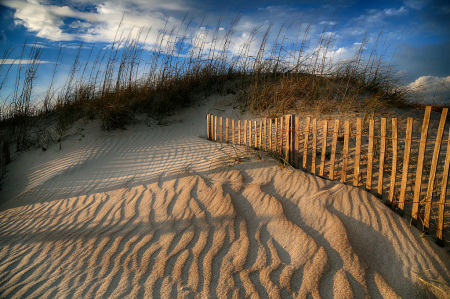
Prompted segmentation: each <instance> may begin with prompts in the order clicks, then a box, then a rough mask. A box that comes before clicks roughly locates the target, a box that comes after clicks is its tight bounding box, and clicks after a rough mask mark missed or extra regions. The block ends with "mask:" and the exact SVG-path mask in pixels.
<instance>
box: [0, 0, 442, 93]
mask: <svg viewBox="0 0 450 299" xmlns="http://www.w3.org/2000/svg"><path fill="white" fill-rule="evenodd" d="M0 3H1V4H0V35H1V34H3V38H2V40H0V55H3V53H4V51H5V50H6V49H7V47H10V49H12V50H13V52H12V53H11V55H10V56H9V58H10V59H9V60H5V65H4V67H3V68H2V70H0V76H4V74H5V70H6V69H7V66H8V64H9V63H12V62H13V59H16V58H18V57H19V55H20V51H21V49H22V46H23V44H24V42H25V39H26V38H28V40H27V49H29V48H31V47H29V46H28V45H29V44H32V43H33V42H35V41H36V42H37V43H39V44H40V45H41V46H42V47H44V49H43V52H42V56H41V57H40V59H41V61H42V63H41V64H40V66H39V71H38V76H39V78H38V79H37V80H36V81H35V82H36V89H35V92H36V93H39V92H43V91H45V90H46V89H47V88H48V85H49V82H50V79H51V75H52V72H53V69H54V67H55V62H56V58H57V54H58V51H59V49H60V48H61V57H60V60H59V64H60V65H59V66H58V73H57V82H56V84H57V85H58V84H59V85H62V84H63V83H64V81H65V78H66V76H67V73H68V71H69V69H70V67H71V65H72V64H73V61H74V58H75V55H76V52H77V48H78V47H79V45H80V43H81V42H82V41H83V42H84V44H83V45H84V47H83V51H82V54H81V57H80V58H81V61H83V60H86V59H87V56H88V54H89V51H90V49H91V47H92V46H94V50H97V51H98V50H99V49H100V48H101V47H103V46H105V45H107V44H111V42H113V40H114V36H115V34H116V32H117V27H118V25H119V22H120V20H121V18H122V16H123V15H124V20H123V22H122V25H121V28H122V29H123V30H125V31H126V30H135V29H136V28H140V27H144V28H147V29H148V28H150V27H152V29H151V31H150V33H149V35H148V37H147V40H146V44H147V46H149V47H151V46H152V45H153V44H154V43H155V41H156V38H157V32H158V29H161V28H163V27H164V26H165V24H166V22H167V23H168V24H169V26H170V25H172V24H180V23H181V21H182V20H183V18H184V16H185V15H186V14H187V19H188V20H192V23H191V26H190V29H189V31H188V36H194V35H195V34H196V33H195V32H194V31H195V29H196V28H199V26H200V24H202V25H203V27H205V26H208V27H210V28H211V27H212V28H215V26H216V25H217V23H218V20H219V19H220V20H221V23H220V26H221V27H224V28H227V27H228V26H229V24H230V22H231V21H232V19H233V18H235V17H236V16H237V14H241V15H242V16H241V19H240V22H239V23H238V25H237V27H236V33H235V34H234V38H233V40H232V42H233V44H232V45H231V47H230V50H231V51H234V52H237V51H238V49H239V45H240V44H241V43H242V42H243V41H244V40H245V37H248V35H249V34H250V33H251V31H252V29H253V28H255V27H258V26H261V27H260V29H259V30H258V32H259V33H258V34H257V36H256V42H255V45H254V47H255V49H252V50H256V48H257V47H258V46H259V44H258V39H261V38H262V35H263V33H264V32H265V29H266V28H267V26H268V25H269V24H273V27H272V28H273V30H272V32H271V34H270V36H269V44H270V42H271V41H273V40H274V39H275V36H276V34H277V32H278V29H279V28H280V27H281V26H282V25H283V24H291V23H292V26H291V30H290V31H289V32H288V35H287V37H288V38H291V39H294V38H295V37H296V35H297V29H298V26H299V25H300V20H303V24H304V25H303V27H302V29H304V28H305V26H306V24H307V23H309V22H310V23H311V27H310V29H309V34H308V39H309V40H310V44H309V45H310V48H311V50H313V49H312V48H313V47H314V45H315V44H314V42H315V41H317V38H318V37H319V35H320V34H321V33H322V31H323V30H324V29H325V28H326V26H327V24H328V23H329V22H330V21H331V24H330V25H331V28H332V27H334V25H335V21H337V24H336V27H335V29H334V44H333V52H332V53H335V54H337V56H338V57H339V58H340V59H349V58H351V57H352V55H353V54H354V53H355V50H356V49H357V47H358V45H359V44H358V43H360V42H361V41H362V39H363V36H364V34H365V33H366V32H367V34H368V36H369V37H374V38H372V39H371V40H370V41H369V43H368V44H367V48H368V49H369V50H368V51H369V52H370V49H371V47H372V46H373V43H374V41H375V39H376V37H377V36H378V34H379V32H380V31H381V30H382V34H381V39H380V41H381V42H380V43H381V44H382V43H384V41H385V40H386V38H387V42H386V47H387V50H386V52H385V55H386V61H387V62H389V61H390V60H391V57H392V55H393V54H394V52H395V55H394V56H393V59H392V65H393V66H394V70H395V72H396V73H397V74H399V75H401V76H402V78H403V82H404V84H405V85H409V86H410V87H419V86H421V85H423V84H425V85H424V86H425V87H426V88H427V91H425V93H427V95H429V94H431V93H433V95H434V94H435V92H436V91H437V93H438V94H439V96H435V97H440V92H441V90H442V91H443V98H444V99H446V98H450V92H449V89H448V88H450V55H448V53H450V3H449V2H448V1H431V0H428V1H427V0H406V1H395V0H394V1H372V2H370V1H351V0H346V1H320V0H319V1H273V0H272V1H267V0H262V1H261V0H260V1H236V0H227V1H217V0H209V1H198V0H167V1H160V0H150V1H147V0H132V1H120V0H111V1H102V0H89V1H88V0H66V1H56V0H28V1H24V0H0ZM333 16H334V18H333ZM331 28H328V30H327V31H331ZM94 52H95V51H94ZM0 58H1V57H0ZM15 63H17V60H16V61H15ZM14 67H15V65H13V68H12V69H11V70H12V71H10V73H9V76H8V78H7V81H6V84H5V86H4V87H3V89H2V90H0V99H3V100H4V99H7V98H8V95H9V94H10V93H11V90H12V88H13V85H14V77H15V76H14V74H15V72H14ZM2 79H3V77H0V82H1V80H2ZM420 89H421V90H422V89H423V88H420Z"/></svg>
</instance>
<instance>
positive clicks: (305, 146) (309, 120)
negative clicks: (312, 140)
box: [302, 116, 311, 170]
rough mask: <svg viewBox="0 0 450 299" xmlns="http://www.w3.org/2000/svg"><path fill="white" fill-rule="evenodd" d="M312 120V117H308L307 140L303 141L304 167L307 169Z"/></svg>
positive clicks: (306, 126)
mask: <svg viewBox="0 0 450 299" xmlns="http://www.w3.org/2000/svg"><path fill="white" fill-rule="evenodd" d="M310 122H311V117H309V116H308V117H307V118H306V124H305V131H304V132H305V141H304V143H303V161H302V162H303V169H305V170H306V161H307V158H308V141H309V124H310Z"/></svg>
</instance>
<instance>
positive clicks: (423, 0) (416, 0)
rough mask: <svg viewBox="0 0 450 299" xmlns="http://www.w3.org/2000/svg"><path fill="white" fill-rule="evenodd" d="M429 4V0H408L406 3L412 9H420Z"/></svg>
mask: <svg viewBox="0 0 450 299" xmlns="http://www.w3.org/2000/svg"><path fill="white" fill-rule="evenodd" d="M427 4H428V0H406V1H405V5H406V6H408V7H411V8H412V9H416V10H420V9H422V8H423V7H425V6H426V5H427Z"/></svg>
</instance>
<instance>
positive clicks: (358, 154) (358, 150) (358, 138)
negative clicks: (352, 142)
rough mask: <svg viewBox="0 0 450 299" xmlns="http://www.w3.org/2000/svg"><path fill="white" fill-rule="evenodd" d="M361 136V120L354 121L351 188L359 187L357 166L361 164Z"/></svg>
mask: <svg viewBox="0 0 450 299" xmlns="http://www.w3.org/2000/svg"><path fill="white" fill-rule="evenodd" d="M361 134H362V119H361V118H357V119H356V146H355V166H354V169H353V186H358V185H359V172H360V171H359V164H360V162H361Z"/></svg>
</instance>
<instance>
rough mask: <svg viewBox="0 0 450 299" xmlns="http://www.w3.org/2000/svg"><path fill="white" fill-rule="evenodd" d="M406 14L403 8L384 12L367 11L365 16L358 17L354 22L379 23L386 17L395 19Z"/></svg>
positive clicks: (406, 10)
mask: <svg viewBox="0 0 450 299" xmlns="http://www.w3.org/2000/svg"><path fill="white" fill-rule="evenodd" d="M407 13H408V9H407V8H406V7H404V6H402V7H400V8H399V9H395V8H386V9H384V10H377V9H369V10H368V11H367V14H364V15H360V16H359V17H358V18H356V20H358V21H363V22H365V23H379V22H382V21H383V20H384V19H385V18H387V17H396V16H400V15H404V14H407Z"/></svg>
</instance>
